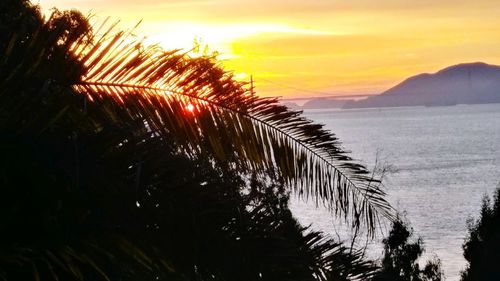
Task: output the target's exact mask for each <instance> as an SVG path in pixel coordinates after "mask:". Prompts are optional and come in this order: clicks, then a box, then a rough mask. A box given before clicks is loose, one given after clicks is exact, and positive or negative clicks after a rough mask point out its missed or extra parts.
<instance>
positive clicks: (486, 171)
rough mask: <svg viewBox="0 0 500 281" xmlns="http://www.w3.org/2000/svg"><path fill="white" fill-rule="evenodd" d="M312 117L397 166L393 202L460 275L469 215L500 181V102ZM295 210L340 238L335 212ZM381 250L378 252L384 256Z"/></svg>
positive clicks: (389, 183) (366, 153)
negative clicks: (330, 214) (337, 231)
mask: <svg viewBox="0 0 500 281" xmlns="http://www.w3.org/2000/svg"><path fill="white" fill-rule="evenodd" d="M305 114H306V115H307V116H308V117H309V118H311V119H313V120H315V121H317V122H320V123H323V124H326V127H327V128H328V129H330V130H332V131H333V132H334V133H335V134H336V135H337V136H338V137H339V138H340V140H341V141H342V143H343V145H344V147H345V148H346V149H348V150H351V151H352V154H351V156H352V157H354V158H356V159H359V160H361V162H362V163H364V164H366V165H368V166H369V167H370V168H373V164H374V163H375V159H376V158H377V157H378V160H379V162H382V163H387V164H389V165H391V166H393V167H394V168H395V169H396V172H394V173H390V174H388V175H386V178H385V186H386V190H387V192H388V195H389V196H388V198H389V201H390V202H391V204H392V205H393V206H394V207H396V208H397V209H398V210H399V211H406V212H407V215H406V217H407V218H408V219H409V220H410V222H411V225H412V226H413V228H414V231H415V234H416V235H417V236H418V235H419V236H421V237H422V238H423V239H424V243H425V248H426V254H427V255H430V256H432V255H433V254H437V255H438V256H439V258H440V259H441V262H442V265H443V269H444V272H445V274H446V279H447V280H458V279H459V274H460V270H462V269H463V268H464V267H465V260H464V259H463V256H462V244H463V241H464V239H465V236H466V234H467V232H466V231H467V224H466V220H467V218H469V217H474V218H477V217H478V216H479V210H480V206H481V201H482V197H483V196H484V195H485V194H488V195H490V196H491V195H492V193H493V191H494V189H495V188H496V186H497V184H498V183H499V182H500V104H488V105H459V106H450V107H399V108H380V109H378V108H376V109H353V110H334V109H331V110H307V111H306V112H305ZM377 155H378V156H377ZM293 207H294V212H295V215H296V216H297V217H299V220H300V221H301V222H302V223H305V224H312V227H313V228H314V229H319V230H323V231H325V232H327V233H330V234H332V235H335V231H336V230H335V226H334V225H333V224H332V220H331V218H330V216H329V214H328V212H327V211H325V210H317V209H315V208H314V206H309V205H305V204H303V203H296V202H295V203H294V206H293ZM372 251H373V250H372ZM374 251H377V253H371V254H370V256H372V255H373V256H381V255H380V254H381V253H380V251H381V250H380V249H377V250H374Z"/></svg>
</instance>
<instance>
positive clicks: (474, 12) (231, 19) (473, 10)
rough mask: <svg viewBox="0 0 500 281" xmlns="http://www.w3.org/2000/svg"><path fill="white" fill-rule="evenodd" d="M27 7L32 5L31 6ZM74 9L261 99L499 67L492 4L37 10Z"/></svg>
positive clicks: (389, 0) (202, 4) (172, 2)
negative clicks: (190, 54) (188, 58)
mask: <svg viewBox="0 0 500 281" xmlns="http://www.w3.org/2000/svg"><path fill="white" fill-rule="evenodd" d="M35 3H36V2H35ZM39 3H40V5H41V6H42V7H43V8H44V9H48V8H51V7H54V6H55V7H58V8H59V9H70V8H76V9H78V10H80V11H82V12H83V13H84V14H87V13H88V12H92V13H93V14H95V15H97V17H98V18H101V19H102V18H105V17H107V16H110V17H111V18H112V19H116V20H118V19H120V20H121V25H120V26H121V27H122V28H130V27H132V26H134V25H135V24H136V23H137V22H138V21H139V20H141V19H142V20H143V22H142V24H141V25H140V27H139V28H138V30H137V34H140V35H144V36H146V37H147V42H149V43H160V44H161V45H163V46H164V47H165V48H187V49H191V48H192V46H193V42H194V40H195V39H197V40H198V41H201V42H202V44H206V45H208V46H209V48H210V50H212V51H218V52H220V54H221V55H220V59H222V60H223V62H224V65H225V67H226V68H227V69H228V70H231V71H234V73H235V75H236V77H238V78H239V79H247V80H248V79H249V76H250V75H252V76H253V79H254V80H255V85H256V87H257V92H258V93H259V94H260V95H263V96H283V97H298V96H310V97H312V96H323V95H351V94H376V93H380V92H382V91H383V90H385V89H387V88H389V87H391V86H393V85H395V84H396V83H398V82H400V81H401V80H403V79H405V78H406V77H408V76H411V75H414V74H418V73H420V72H435V71H437V70H439V69H441V68H444V67H446V66H449V65H452V64H457V63H462V62H475V61H483V62H487V63H491V64H500V16H499V15H500V5H499V3H498V0H474V1H473V0H467V1H465V0H439V1H436V0H433V1H431V0H376V1H375V0H309V1H305V0H278V1H273V0H267V1H263V0H253V1H250V0H241V1H238V0H187V1H180V0H142V1H141V0H134V1H132V0H39Z"/></svg>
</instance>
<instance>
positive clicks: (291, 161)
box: [72, 30, 392, 233]
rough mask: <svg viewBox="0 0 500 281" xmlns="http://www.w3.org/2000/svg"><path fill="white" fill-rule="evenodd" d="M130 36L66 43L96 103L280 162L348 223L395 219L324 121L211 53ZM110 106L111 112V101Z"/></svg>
mask: <svg viewBox="0 0 500 281" xmlns="http://www.w3.org/2000/svg"><path fill="white" fill-rule="evenodd" d="M128 35H129V33H128V34H127V33H124V32H117V33H112V32H110V30H108V31H106V32H105V34H104V35H102V36H101V37H100V38H99V39H98V40H95V41H94V42H95V43H94V44H74V45H73V47H72V52H73V53H75V54H77V55H78V56H79V59H80V61H81V62H82V63H83V64H84V65H85V66H86V71H85V75H84V77H83V78H82V79H81V81H80V82H78V83H76V84H75V85H72V86H73V87H74V89H75V90H76V91H77V92H78V93H81V94H84V95H85V96H86V97H87V98H88V99H89V100H90V101H94V102H102V106H109V105H106V104H105V103H104V102H103V100H104V99H109V98H111V99H112V100H113V101H114V104H115V105H116V106H119V107H125V109H126V111H127V115H128V117H129V118H131V119H136V118H138V117H139V118H142V119H143V120H144V122H145V123H146V124H147V126H148V128H150V129H151V131H152V132H154V133H158V134H166V133H169V134H170V135H174V136H176V138H177V139H176V141H178V142H179V143H180V144H181V145H182V147H183V148H184V149H186V151H188V152H191V153H197V152H201V150H202V142H203V140H206V139H208V148H209V149H210V150H211V151H212V152H213V154H214V155H216V156H217V157H218V158H219V160H225V159H227V158H228V157H231V158H232V159H233V160H234V159H236V160H237V161H238V164H239V165H241V166H242V167H244V168H248V169H252V170H255V171H269V170H277V171H278V172H279V173H280V174H281V175H282V176H284V178H285V179H286V181H287V184H288V185H289V186H290V187H291V188H292V189H293V190H294V191H295V192H296V193H297V194H298V195H299V196H301V197H303V198H305V199H307V198H309V197H311V196H313V197H314V198H316V199H317V201H316V202H317V203H318V204H319V203H321V204H324V205H325V206H327V207H328V208H330V209H331V210H332V211H333V212H334V214H335V215H337V216H340V217H342V218H344V219H345V220H348V221H350V222H351V223H352V226H353V227H359V226H361V225H365V226H367V227H368V229H369V232H370V233H373V232H372V231H373V230H374V228H375V226H376V224H377V221H378V220H379V217H380V216H381V215H382V216H384V217H389V218H392V209H391V207H390V205H389V204H388V202H387V201H386V200H385V193H384V191H383V190H381V188H380V182H379V181H378V180H376V179H374V178H373V177H372V176H371V175H370V173H369V172H368V171H367V169H366V168H365V167H364V166H362V165H359V164H357V163H355V162H354V161H353V160H352V159H351V158H350V157H349V156H347V155H346V153H345V152H344V151H343V150H342V149H341V147H340V142H339V141H338V139H337V138H336V137H335V135H334V134H332V133H331V132H330V131H328V130H325V129H324V128H323V126H322V125H318V124H315V123H313V122H312V121H310V120H308V119H306V118H304V117H303V116H302V115H301V112H299V111H292V110H289V109H287V108H286V107H284V106H281V105H279V103H278V100H277V99H274V98H260V97H256V96H254V95H252V93H251V92H250V91H249V89H247V88H246V85H245V83H241V82H237V81H235V80H234V79H233V77H232V75H231V74H230V73H227V72H225V71H224V70H223V69H222V68H221V67H220V66H218V65H217V64H216V62H215V60H214V59H213V58H210V57H198V58H192V57H190V56H188V55H186V54H183V53H181V52H179V51H170V52H165V51H163V50H162V49H161V48H159V47H158V46H151V47H147V48H145V47H144V46H143V45H142V44H141V42H140V41H134V40H131V39H130V38H129V36H128ZM108 112H109V118H113V109H112V108H109V110H108ZM122 117H123V116H122ZM203 149H206V146H203Z"/></svg>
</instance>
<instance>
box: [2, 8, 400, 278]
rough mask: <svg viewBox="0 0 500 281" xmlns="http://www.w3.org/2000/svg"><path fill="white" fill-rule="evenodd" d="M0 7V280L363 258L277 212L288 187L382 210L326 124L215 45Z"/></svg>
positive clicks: (208, 272)
mask: <svg viewBox="0 0 500 281" xmlns="http://www.w3.org/2000/svg"><path fill="white" fill-rule="evenodd" d="M0 5H1V6H0V7H1V8H2V9H1V10H0V11H1V12H0V16H1V19H0V24H1V26H0V29H1V31H2V33H1V34H0V36H1V37H0V38H1V40H2V41H1V42H0V132H1V138H0V153H1V155H2V159H1V161H0V193H1V200H2V204H1V205H0V216H1V217H0V233H1V235H2V237H1V238H2V239H1V240H0V277H1V278H2V279H4V280H139V279H140V280H157V279H158V278H161V279H163V280H349V279H356V278H367V277H369V276H370V274H371V273H372V272H373V265H372V264H371V263H370V262H367V261H364V260H363V259H361V257H360V255H359V254H357V253H356V252H353V253H351V251H347V250H346V249H345V248H344V247H343V246H342V245H340V244H338V243H335V242H333V241H331V240H329V239H326V238H324V237H323V236H322V235H321V234H320V233H317V232H309V231H307V230H306V229H304V228H302V227H300V226H299V225H298V224H297V223H296V221H295V220H294V219H293V217H292V216H291V213H290V211H289V210H288V206H287V201H288V192H289V190H294V191H296V192H297V193H298V194H301V195H302V196H305V195H307V196H309V195H312V196H317V197H318V198H319V199H320V200H322V202H324V203H325V204H327V205H328V206H329V207H330V208H331V209H332V211H334V212H335V214H337V215H339V216H340V215H343V216H346V217H347V216H348V215H350V216H351V218H352V223H353V226H354V227H360V226H361V225H365V226H367V227H368V228H369V229H371V230H373V228H374V227H375V221H376V220H377V218H378V216H379V214H382V215H383V216H388V217H390V215H391V208H390V206H389V205H388V204H387V202H386V201H385V199H384V193H383V192H382V191H381V190H380V189H379V186H378V183H377V181H376V180H372V179H371V177H370V176H369V175H368V173H367V171H366V169H365V168H364V167H363V166H360V165H358V164H356V163H353V162H352V160H351V159H350V158H349V157H347V156H346V155H345V154H344V152H343V151H342V150H341V149H340V148H339V143H338V141H337V139H336V138H335V137H334V136H333V135H332V134H331V133H330V132H328V131H325V130H323V129H322V126H320V125H316V124H313V123H312V122H310V121H308V120H306V119H304V118H303V117H300V115H299V112H293V111H288V110H287V109H286V108H284V107H282V106H279V105H278V104H277V102H276V100H272V99H261V98H258V97H255V96H253V95H249V93H248V91H247V90H246V89H245V88H244V85H242V84H241V83H238V82H236V81H234V80H233V79H232V77H231V76H230V75H229V74H227V73H225V72H224V71H223V70H222V69H221V68H219V67H218V66H217V65H216V64H215V62H214V60H213V59H212V58H206V57H203V58H190V57H188V56H186V55H184V54H179V53H178V52H174V51H173V52H164V51H162V50H158V49H157V48H155V47H151V48H145V47H144V46H142V44H140V43H137V42H134V43H127V42H126V41H127V39H126V38H125V35H124V34H123V33H120V32H118V33H113V31H112V29H109V30H105V29H104V30H101V31H100V32H101V33H102V34H101V35H99V36H97V35H95V34H96V33H98V32H99V30H96V31H95V32H94V31H93V30H92V29H91V27H90V26H89V24H88V22H87V21H86V19H85V18H84V17H83V16H82V15H81V14H80V13H78V12H76V11H68V12H59V11H55V12H54V13H53V14H52V16H51V17H50V18H49V19H47V20H44V19H43V18H42V17H41V14H40V12H39V9H38V8H37V7H36V6H32V5H31V4H30V3H29V2H28V1H22V0H17V1H16V0H7V1H2V3H1V4H0ZM188 105H190V107H188ZM189 108H190V110H188V109H189Z"/></svg>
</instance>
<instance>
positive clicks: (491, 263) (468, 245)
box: [462, 186, 500, 281]
mask: <svg viewBox="0 0 500 281" xmlns="http://www.w3.org/2000/svg"><path fill="white" fill-rule="evenodd" d="M468 228H469V235H468V237H467V239H466V241H465V243H464V245H463V249H464V257H465V259H466V260H467V262H468V266H467V268H466V269H465V270H464V271H463V272H462V280H463V281H469V280H477V281H483V280H484V281H487V280H492V281H493V280H500V266H499V265H500V186H499V187H498V188H497V190H496V192H495V195H494V197H493V202H491V200H490V198H489V197H487V196H485V197H484V198H483V205H482V208H481V216H480V218H479V220H477V221H475V222H474V221H469V222H468Z"/></svg>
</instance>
